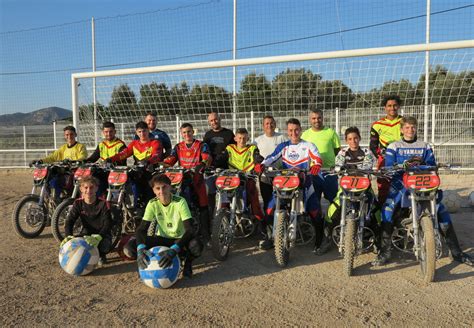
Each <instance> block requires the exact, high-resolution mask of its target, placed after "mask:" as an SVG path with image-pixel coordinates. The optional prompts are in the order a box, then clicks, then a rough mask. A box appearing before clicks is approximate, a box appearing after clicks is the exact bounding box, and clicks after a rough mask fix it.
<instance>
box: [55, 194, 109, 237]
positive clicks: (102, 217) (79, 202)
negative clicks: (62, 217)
mask: <svg viewBox="0 0 474 328" xmlns="http://www.w3.org/2000/svg"><path fill="white" fill-rule="evenodd" d="M78 219H79V220H81V223H82V226H83V227H84V229H85V230H87V232H88V233H89V234H95V233H97V234H99V235H101V236H102V237H104V236H105V235H110V233H111V232H110V230H111V228H112V217H111V214H110V205H109V203H108V202H107V201H105V200H103V199H100V198H97V199H96V201H95V202H94V203H93V204H87V203H86V202H85V201H84V200H83V199H82V198H79V199H76V200H75V201H74V203H73V204H72V207H71V210H70V211H69V212H68V215H67V217H66V222H65V224H64V229H65V233H66V236H72V234H73V228H74V223H75V222H76V221H77V220H78Z"/></svg>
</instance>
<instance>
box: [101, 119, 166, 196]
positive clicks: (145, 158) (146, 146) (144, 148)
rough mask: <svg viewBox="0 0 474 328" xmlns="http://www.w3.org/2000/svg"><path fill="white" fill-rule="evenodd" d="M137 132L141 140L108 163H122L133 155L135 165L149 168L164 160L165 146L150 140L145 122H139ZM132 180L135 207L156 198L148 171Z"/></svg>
mask: <svg viewBox="0 0 474 328" xmlns="http://www.w3.org/2000/svg"><path fill="white" fill-rule="evenodd" d="M135 131H136V133H137V135H138V137H139V140H133V141H132V142H131V143H130V144H129V145H128V146H127V148H125V149H124V150H122V151H121V152H120V153H118V154H116V155H114V156H112V157H110V158H109V159H108V160H107V161H110V162H112V163H115V162H120V161H123V160H126V159H127V158H129V157H130V156H132V155H133V159H134V160H135V164H137V163H143V164H146V165H147V166H149V165H153V164H156V163H158V162H160V161H161V160H162V159H163V146H162V145H161V142H160V141H159V140H156V139H155V140H151V139H150V134H149V131H148V126H147V124H146V123H145V122H143V121H141V122H138V123H137V124H136V125H135ZM131 179H132V181H134V183H133V184H132V191H133V195H134V198H135V205H137V204H138V203H141V204H142V205H146V203H148V201H149V200H150V199H152V198H153V196H154V194H153V191H152V190H151V187H150V186H149V185H148V181H149V180H150V179H151V174H150V172H149V171H148V170H143V171H141V172H137V174H134V175H132V176H131Z"/></svg>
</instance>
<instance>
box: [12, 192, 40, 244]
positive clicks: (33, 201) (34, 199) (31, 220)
mask: <svg viewBox="0 0 474 328" xmlns="http://www.w3.org/2000/svg"><path fill="white" fill-rule="evenodd" d="M47 221H48V220H47V211H46V208H45V206H44V204H43V206H41V205H40V204H39V196H38V195H34V194H31V195H26V196H23V197H22V198H21V199H20V200H19V201H18V203H16V205H15V208H14V210H13V214H12V223H13V228H14V229H15V232H16V234H17V235H18V236H20V237H23V238H28V239H31V238H35V237H37V236H39V235H40V234H41V233H42V232H43V230H44V228H45V227H46V223H47Z"/></svg>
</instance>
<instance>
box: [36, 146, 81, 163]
mask: <svg viewBox="0 0 474 328" xmlns="http://www.w3.org/2000/svg"><path fill="white" fill-rule="evenodd" d="M86 157H87V150H86V147H85V146H84V145H83V144H81V143H79V142H76V143H75V144H74V145H72V146H68V144H64V145H62V146H61V147H59V148H58V149H57V150H55V151H54V152H53V153H52V154H50V155H48V156H46V157H45V158H43V159H42V161H43V162H44V163H53V162H59V161H63V160H65V159H69V160H71V161H82V160H85V159H86Z"/></svg>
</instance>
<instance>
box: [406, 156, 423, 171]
mask: <svg viewBox="0 0 474 328" xmlns="http://www.w3.org/2000/svg"><path fill="white" fill-rule="evenodd" d="M421 162H422V159H421V158H419V157H413V158H410V159H409V160H406V161H404V162H403V168H404V169H405V170H406V169H409V168H412V167H415V166H418V165H420V164H421Z"/></svg>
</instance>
